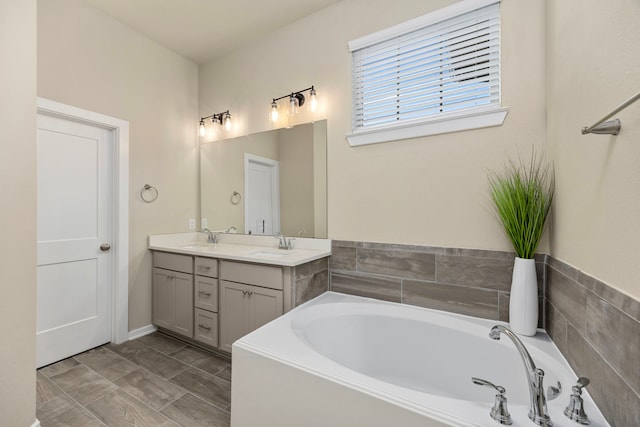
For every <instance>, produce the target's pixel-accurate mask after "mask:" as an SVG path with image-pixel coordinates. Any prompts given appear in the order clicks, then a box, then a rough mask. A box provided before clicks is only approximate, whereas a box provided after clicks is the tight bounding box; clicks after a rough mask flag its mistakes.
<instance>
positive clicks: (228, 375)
mask: <svg viewBox="0 0 640 427" xmlns="http://www.w3.org/2000/svg"><path fill="white" fill-rule="evenodd" d="M216 376H218V377H220V378H222V379H225V380H227V381H229V382H231V366H229V367H228V368H225V369H223V370H222V371H220V372H218V373H217V374H216Z"/></svg>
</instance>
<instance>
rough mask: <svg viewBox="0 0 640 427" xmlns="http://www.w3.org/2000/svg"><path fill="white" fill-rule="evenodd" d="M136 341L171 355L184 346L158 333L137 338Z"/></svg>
mask: <svg viewBox="0 0 640 427" xmlns="http://www.w3.org/2000/svg"><path fill="white" fill-rule="evenodd" d="M137 341H139V342H140V343H142V344H144V345H148V346H149V347H153V348H155V349H156V350H158V351H161V352H163V353H166V354H170V353H173V352H174V351H177V350H179V349H181V348H182V347H185V346H186V344H185V343H183V342H180V341H178V340H175V339H173V338H171V337H169V336H167V335H164V334H161V333H160V332H154V333H153V334H149V335H145V336H143V337H140V338H138V340H137Z"/></svg>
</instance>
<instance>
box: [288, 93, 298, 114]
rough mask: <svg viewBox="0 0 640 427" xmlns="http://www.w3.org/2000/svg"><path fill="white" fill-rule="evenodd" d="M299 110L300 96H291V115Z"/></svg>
mask: <svg viewBox="0 0 640 427" xmlns="http://www.w3.org/2000/svg"><path fill="white" fill-rule="evenodd" d="M297 112H298V98H296V97H295V96H294V95H291V96H290V97H289V115H291V116H293V115H294V114H296V113H297Z"/></svg>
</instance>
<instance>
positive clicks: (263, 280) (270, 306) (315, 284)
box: [149, 233, 331, 353]
mask: <svg viewBox="0 0 640 427" xmlns="http://www.w3.org/2000/svg"><path fill="white" fill-rule="evenodd" d="M207 237H208V236H207V234H205V233H177V234H163V235H153V236H149V249H150V250H152V252H153V280H152V289H153V290H152V322H153V324H154V325H156V326H157V327H158V328H160V329H162V330H164V331H165V332H168V333H172V334H176V335H178V336H179V337H180V338H183V339H187V340H192V341H193V342H194V343H197V344H198V345H204V346H206V347H209V348H213V349H217V350H222V351H225V352H228V353H230V352H231V345H232V344H233V342H234V341H236V340H237V339H239V338H241V337H243V336H244V335H246V334H248V333H249V332H251V331H253V330H255V329H257V328H258V327H260V326H262V325H264V324H265V323H268V322H269V321H271V320H273V319H275V318H277V317H279V316H281V315H282V314H283V313H286V312H287V311H289V310H291V308H293V307H295V306H296V305H298V304H301V303H303V302H305V301H308V300H310V299H312V298H314V297H315V296H317V295H319V294H321V293H323V292H325V291H327V290H328V288H329V283H328V281H329V278H328V257H329V256H330V255H331V241H330V240H326V239H296V240H295V241H294V244H293V246H294V248H293V249H291V250H282V249H278V241H277V240H276V239H274V238H273V237H272V236H247V235H234V234H228V235H227V234H224V235H222V234H221V235H218V241H217V242H216V243H210V242H208V241H207Z"/></svg>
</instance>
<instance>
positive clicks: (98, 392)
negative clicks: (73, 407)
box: [50, 365, 117, 405]
mask: <svg viewBox="0 0 640 427" xmlns="http://www.w3.org/2000/svg"><path fill="white" fill-rule="evenodd" d="M50 379H51V381H52V382H53V383H54V384H56V385H57V386H58V387H60V388H61V389H63V390H64V391H66V392H67V393H69V395H70V396H71V397H73V398H74V399H76V400H77V401H78V402H80V403H81V404H82V405H85V404H87V403H89V402H91V401H93V400H96V399H97V398H99V397H101V396H104V395H105V394H107V393H109V392H111V391H113V390H115V389H116V388H117V386H116V385H115V384H113V383H112V382H111V381H108V380H106V379H105V378H103V377H102V376H100V375H99V374H98V373H97V372H95V371H93V370H91V369H89V368H88V367H86V366H85V365H78V366H76V367H74V368H71V369H69V370H68V371H66V372H63V373H62V374H58V375H55V376H53V377H51V378H50Z"/></svg>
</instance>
